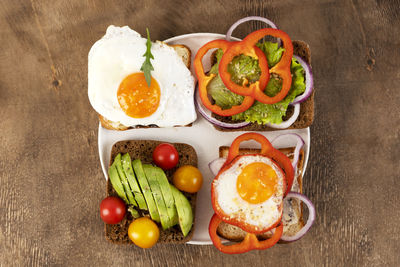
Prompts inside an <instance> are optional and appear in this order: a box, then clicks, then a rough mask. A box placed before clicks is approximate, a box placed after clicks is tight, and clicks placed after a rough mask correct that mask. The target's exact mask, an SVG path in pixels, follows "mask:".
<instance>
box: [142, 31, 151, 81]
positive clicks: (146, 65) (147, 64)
mask: <svg viewBox="0 0 400 267" xmlns="http://www.w3.org/2000/svg"><path fill="white" fill-rule="evenodd" d="M146 32H147V42H146V47H147V48H146V53H144V54H143V56H144V57H145V58H146V59H145V60H144V62H143V65H142V67H141V68H140V70H141V71H143V73H144V78H145V79H146V82H147V85H148V86H149V87H150V84H151V71H152V70H154V68H153V65H151V61H150V59H154V56H153V55H152V54H151V39H150V33H149V29H148V28H146Z"/></svg>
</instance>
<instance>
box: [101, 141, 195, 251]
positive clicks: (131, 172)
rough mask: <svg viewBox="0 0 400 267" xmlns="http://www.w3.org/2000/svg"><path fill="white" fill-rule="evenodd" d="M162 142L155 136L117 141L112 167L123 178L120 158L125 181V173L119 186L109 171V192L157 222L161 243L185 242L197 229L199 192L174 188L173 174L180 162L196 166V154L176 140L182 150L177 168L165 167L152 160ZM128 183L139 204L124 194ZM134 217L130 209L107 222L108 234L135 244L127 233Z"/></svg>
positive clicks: (108, 194) (106, 232) (112, 237)
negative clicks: (112, 221)
mask: <svg viewBox="0 0 400 267" xmlns="http://www.w3.org/2000/svg"><path fill="white" fill-rule="evenodd" d="M161 143H162V142H160V141H153V140H130V141H120V142H117V143H116V144H114V145H113V147H112V150H111V158H110V170H111V171H114V172H115V173H117V174H120V175H119V177H120V178H121V176H123V174H122V175H121V173H119V172H118V165H119V163H118V160H119V159H120V160H121V165H122V171H124V173H125V174H126V175H125V176H126V177H125V178H126V181H125V178H124V177H122V178H121V179H120V180H121V181H122V182H121V183H120V185H118V183H117V186H116V185H115V183H114V180H113V178H112V175H111V173H109V174H110V175H109V176H110V177H109V179H108V181H107V196H119V197H120V198H122V199H123V200H124V201H125V202H126V203H129V205H131V206H130V208H132V209H133V210H135V211H138V214H139V215H137V216H147V217H150V218H151V219H152V220H153V221H154V222H156V223H157V225H158V227H159V229H160V237H159V240H158V243H186V242H188V241H189V240H190V239H191V238H192V236H193V232H194V212H195V207H196V195H197V194H196V193H194V194H191V193H186V192H183V191H180V190H178V189H177V188H175V187H174V186H173V185H172V176H173V173H174V172H175V171H176V170H177V169H178V168H179V167H181V166H184V165H192V166H197V154H196V151H195V150H194V148H193V147H192V146H190V145H187V144H182V143H174V144H173V146H174V147H175V148H176V150H177V151H178V154H179V162H178V164H177V165H176V166H175V167H174V168H172V169H169V170H165V171H163V170H162V169H161V168H159V167H156V166H153V165H151V164H150V163H152V162H153V151H154V149H155V148H156V147H157V146H158V145H160V144H161ZM121 155H122V156H121ZM115 165H117V166H115ZM114 166H115V168H114ZM130 166H131V167H130ZM132 178H136V179H132ZM118 181H119V180H118ZM126 185H129V186H130V188H131V189H132V190H131V191H132V195H133V198H134V199H135V202H136V204H135V202H133V201H130V199H129V197H126V199H124V197H121V192H124V189H126V187H124V186H126ZM125 192H126V191H125ZM122 196H124V195H122ZM131 197H132V196H131ZM130 208H128V210H130ZM134 219H135V218H134V214H133V213H129V212H127V214H126V215H125V217H124V219H122V221H121V222H119V223H117V224H105V235H106V238H107V239H108V240H109V241H111V242H113V243H116V244H133V243H132V242H131V241H130V239H129V236H128V227H129V225H130V224H131V222H132V221H133V220H134Z"/></svg>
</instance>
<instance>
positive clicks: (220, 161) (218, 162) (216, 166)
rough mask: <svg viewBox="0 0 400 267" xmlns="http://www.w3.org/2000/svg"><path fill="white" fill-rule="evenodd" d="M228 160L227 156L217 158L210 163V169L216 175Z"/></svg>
mask: <svg viewBox="0 0 400 267" xmlns="http://www.w3.org/2000/svg"><path fill="white" fill-rule="evenodd" d="M225 161H226V158H217V159H214V160H213V161H211V162H210V163H208V168H210V171H211V172H212V174H213V175H214V176H217V174H218V172H219V170H220V169H221V168H222V165H224V163H225Z"/></svg>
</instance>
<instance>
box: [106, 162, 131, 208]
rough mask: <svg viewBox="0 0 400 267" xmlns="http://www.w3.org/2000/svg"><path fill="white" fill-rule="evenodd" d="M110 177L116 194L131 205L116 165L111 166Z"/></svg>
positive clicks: (109, 169)
mask: <svg viewBox="0 0 400 267" xmlns="http://www.w3.org/2000/svg"><path fill="white" fill-rule="evenodd" d="M108 177H109V179H110V181H111V185H112V187H113V188H114V190H115V192H117V195H118V196H119V197H120V198H122V199H123V200H124V201H125V202H126V203H129V201H128V198H127V197H126V194H125V191H124V187H123V186H122V183H121V180H120V178H119V174H118V171H117V167H115V164H114V163H113V164H112V165H111V166H110V168H108Z"/></svg>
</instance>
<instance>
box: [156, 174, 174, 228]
mask: <svg viewBox="0 0 400 267" xmlns="http://www.w3.org/2000/svg"><path fill="white" fill-rule="evenodd" d="M153 173H154V176H155V178H156V179H157V182H158V185H159V186H160V189H161V193H162V196H163V198H164V202H165V206H166V207H167V212H168V217H169V220H170V222H171V226H174V225H175V224H177V223H178V213H177V211H176V207H175V200H174V196H173V195H172V191H171V187H170V184H169V182H168V178H167V176H166V175H165V173H164V171H163V170H162V169H161V168H159V167H153Z"/></svg>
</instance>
